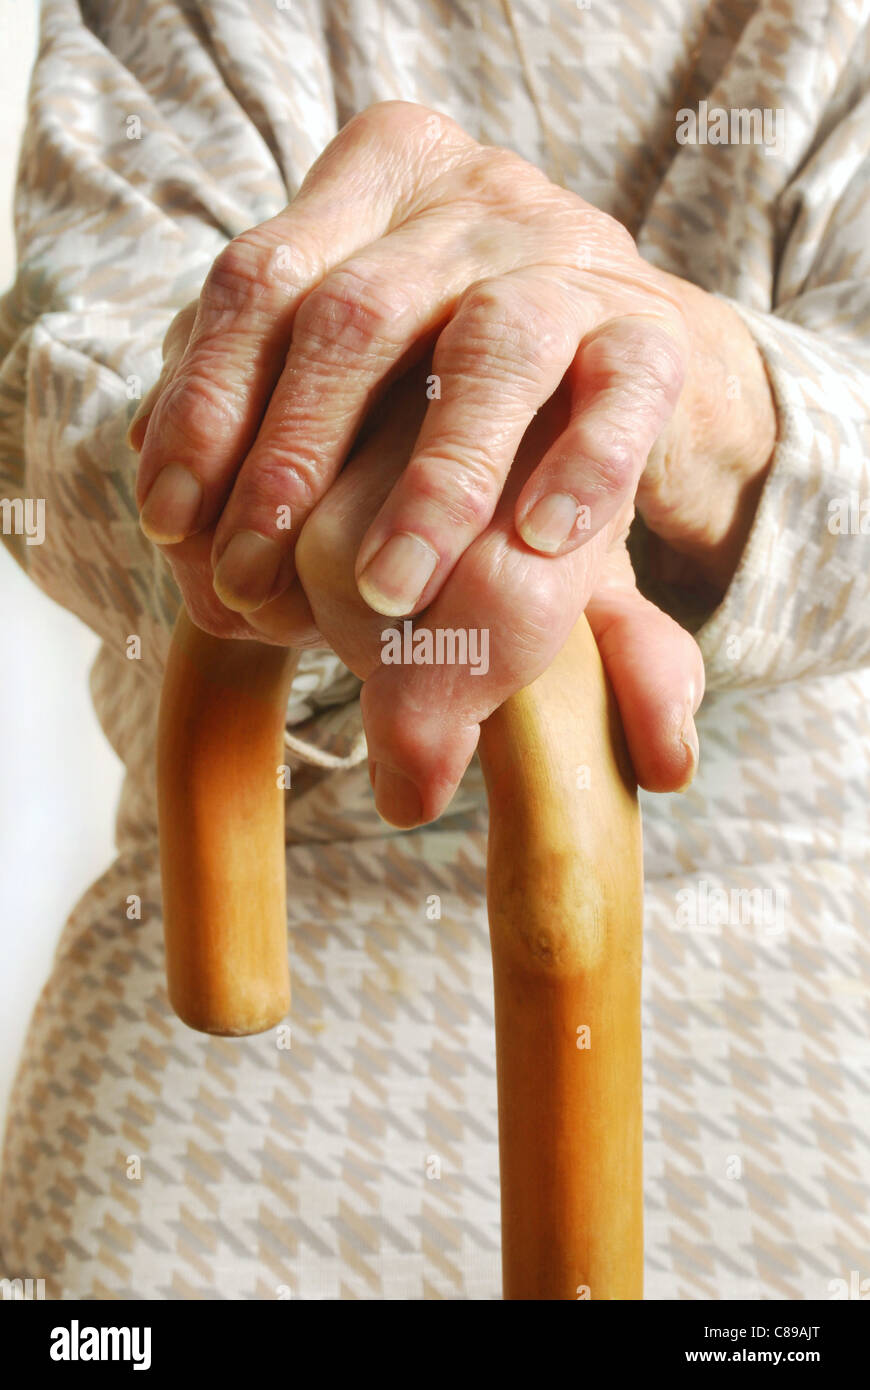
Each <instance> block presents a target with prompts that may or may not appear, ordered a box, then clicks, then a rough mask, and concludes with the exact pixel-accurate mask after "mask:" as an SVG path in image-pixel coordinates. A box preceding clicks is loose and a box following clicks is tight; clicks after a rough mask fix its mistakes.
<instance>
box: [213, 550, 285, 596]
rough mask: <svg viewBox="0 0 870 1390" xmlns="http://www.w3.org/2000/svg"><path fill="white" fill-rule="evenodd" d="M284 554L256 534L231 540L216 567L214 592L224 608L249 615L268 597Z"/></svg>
mask: <svg viewBox="0 0 870 1390" xmlns="http://www.w3.org/2000/svg"><path fill="white" fill-rule="evenodd" d="M283 558H284V551H283V549H282V547H281V546H280V545H279V543H278V541H276V540H272V539H271V538H270V537H268V536H261V535H260V534H259V532H257V531H237V532H236V534H235V535H234V536H231V537H230V539H229V541H228V543H227V545H226V546H225V548H224V550H223V551H222V553H221V557H220V559H219V560H218V562H217V565H216V566H215V571H214V579H213V584H214V591H215V593H216V594H217V596H218V598H219V599H220V601H221V603H222V604H224V606H225V607H226V608H232V609H233V611H234V612H236V613H250V612H252V611H253V610H254V609H255V608H259V607H261V605H262V604H264V603H265V602H266V600H267V598H268V597H269V595H270V594H271V592H272V589H273V588H274V586H275V580H276V579H277V578H278V570H279V569H280V567H281V561H282V559H283Z"/></svg>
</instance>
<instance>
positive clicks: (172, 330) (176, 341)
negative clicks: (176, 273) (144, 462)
mask: <svg viewBox="0 0 870 1390" xmlns="http://www.w3.org/2000/svg"><path fill="white" fill-rule="evenodd" d="M196 304H197V301H196V300H193V302H192V303H190V304H185V306H184V308H183V309H180V310H179V311H178V313H177V314H176V315H175V317H174V319H173V320H172V322H171V323H170V325H169V327H168V328H167V330H166V333H165V335H164V338H163V365H162V367H161V370H160V375H159V376H158V378H157V380H156V381H155V383H154V385H153V386H152V387H151V389H150V390H149V391H147V392H146V393H145V395H144V396H143V398H142V400H141V401H140V402H139V405H138V406H137V408H136V411H135V412H134V415H133V418H132V420H131V421H130V424H129V425H128V427H127V444H128V446H129V447H130V448H131V449H133V450H134V452H135V453H137V454H138V452H139V450H140V449H141V448H142V441H143V440H144V438H145V431H146V430H147V428H148V421H149V418H150V416H151V412H152V410H153V409H154V406H155V405H156V403H157V400H158V398H159V396H160V394H161V392H162V391H163V390H164V389H165V387H166V385H167V384H168V382H169V381H170V380H171V378H172V375H173V373H174V372H175V368H176V367H177V366H178V363H179V362H180V360H181V357H182V355H183V353H184V349H185V347H186V346H187V340H188V338H189V337H190V331H191V329H192V327H193V321H194V319H195V318H196Z"/></svg>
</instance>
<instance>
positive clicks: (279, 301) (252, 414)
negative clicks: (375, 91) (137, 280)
mask: <svg viewBox="0 0 870 1390" xmlns="http://www.w3.org/2000/svg"><path fill="white" fill-rule="evenodd" d="M431 116H432V113H430V112H428V111H426V109H425V108H423V107H420V108H417V107H414V106H412V105H411V104H409V103H389V104H388V107H387V108H385V109H384V110H379V109H378V108H374V109H370V110H369V111H367V112H363V113H362V114H361V115H360V116H357V117H355V118H354V120H352V121H350V122H349V123H348V125H347V126H345V127H344V129H343V130H342V131H341V132H340V133H339V135H338V136H337V137H336V139H335V140H334V141H333V142H332V144H331V145H330V146H329V147H328V148H327V150H326V151H325V152H324V154H323V155H322V156H321V158H320V159H319V160H318V161H317V162H316V164H315V165H314V166H313V167H312V169H311V170H310V171H309V174H308V176H307V178H306V179H305V181H304V183H303V185H302V188H301V189H300V191H299V193H298V195H297V197H296V198H295V199H294V201H293V202H292V203H291V204H290V206H289V207H288V208H287V209H285V210H284V211H283V212H281V213H279V214H277V215H276V216H275V217H273V218H270V219H269V220H268V221H266V222H263V223H262V224H260V225H259V226H258V227H254V228H253V229H252V230H250V231H248V232H244V233H243V234H242V235H241V236H239V237H236V238H235V239H234V240H233V241H231V242H230V243H229V244H228V245H227V246H226V247H225V248H224V249H223V251H222V252H221V253H220V255H219V256H218V257H217V259H216V260H215V262H214V264H213V266H212V267H211V270H210V271H209V273H208V275H207V277H206V280H205V284H204V285H203V289H202V293H201V295H200V300H199V307H198V310H197V315H196V321H195V323H194V326H193V330H192V333H191V338H190V342H189V344H188V347H187V350H186V352H185V354H184V357H183V359H182V361H181V363H180V364H179V367H178V370H177V372H176V374H175V377H174V379H173V381H172V382H171V384H170V386H169V388H168V389H167V390H166V391H165V392H164V393H163V394H162V395H161V397H160V399H159V401H158V402H157V405H156V406H155V408H154V412H153V415H152V420H151V427H150V428H149V430H148V434H147V438H146V439H145V442H144V444H143V448H142V456H141V461H140V471H139V480H138V483H137V501H138V503H139V506H140V508H141V517H142V525H143V528H144V529H145V531H146V534H148V535H149V536H150V537H151V539H152V540H155V541H162V542H166V543H168V542H176V541H178V540H180V539H183V538H184V537H185V536H187V535H190V534H192V533H194V532H196V531H197V530H200V529H202V528H203V527H204V526H206V525H208V524H210V523H211V522H212V521H214V520H215V519H216V517H217V515H218V512H219V511H220V509H221V507H222V506H223V503H224V501H225V499H226V497H227V495H228V493H229V491H230V487H231V485H232V482H233V480H234V478H235V475H236V473H237V471H238V468H239V466H240V465H241V462H242V460H243V458H244V456H245V454H246V453H247V452H248V449H249V448H250V447H251V444H252V443H253V441H254V438H255V437H256V433H257V430H258V428H259V425H260V421H261V420H262V417H263V414H264V412H265V409H266V405H267V402H268V400H269V397H270V396H271V394H272V391H273V389H274V386H275V383H276V381H277V380H278V377H279V376H280V373H281V369H282V366H283V362H284V357H285V354H286V351H287V347H288V344H289V341H290V334H291V330H292V325H293V319H294V316H295V314H296V311H297V309H298V307H299V305H300V304H301V303H302V301H303V299H304V298H305V296H306V295H307V294H308V292H309V291H310V290H311V289H312V288H313V287H314V286H315V285H316V284H318V283H319V282H320V280H322V279H323V277H324V275H325V274H326V273H327V271H328V270H329V269H330V268H331V267H332V266H334V265H337V264H338V263H340V262H341V261H343V260H346V259H347V258H348V257H349V256H350V255H352V254H353V253H354V252H355V251H358V250H359V249H360V248H361V247H363V246H365V245H367V244H368V243H369V242H371V241H373V240H375V239H377V238H379V237H381V236H383V235H384V234H385V233H386V232H388V231H389V230H390V229H391V227H392V226H393V225H395V224H396V223H398V222H399V221H400V220H401V219H402V218H403V217H404V216H405V215H406V212H407V210H408V209H409V208H410V207H411V206H413V203H414V199H415V196H416V194H417V192H418V188H419V184H420V180H421V178H422V176H423V175H422V173H421V170H422V169H425V177H426V179H427V180H429V179H430V178H432V177H433V176H437V174H438V172H439V171H440V169H441V168H442V167H447V166H448V165H449V164H450V163H451V162H455V161H456V160H457V159H459V158H460V157H461V154H462V152H463V151H464V150H465V149H466V148H467V147H468V146H470V145H471V144H473V142H472V141H471V140H470V137H468V136H464V135H463V133H462V132H461V131H459V127H458V126H456V125H455V124H454V123H453V122H452V121H449V120H448V119H447V118H440V117H436V118H435V122H436V124H435V125H434V126H432V135H431V139H429V141H428V145H429V147H431V148H429V152H428V157H427V159H426V160H421V153H423V152H425V150H426V148H427V146H426V139H427V136H426V134H425V130H426V127H425V123H426V121H427V120H428V119H429V118H430V117H431ZM349 209H351V210H352V212H351V213H350V215H349Z"/></svg>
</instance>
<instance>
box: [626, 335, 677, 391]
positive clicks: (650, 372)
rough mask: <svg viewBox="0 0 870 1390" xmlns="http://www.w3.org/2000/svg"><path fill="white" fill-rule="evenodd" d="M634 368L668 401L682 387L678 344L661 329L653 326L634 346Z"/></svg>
mask: <svg viewBox="0 0 870 1390" xmlns="http://www.w3.org/2000/svg"><path fill="white" fill-rule="evenodd" d="M638 357H639V361H638V367H639V368H640V370H641V372H642V373H643V376H644V377H645V378H646V380H647V381H648V383H649V385H650V386H651V387H652V389H653V390H654V391H655V392H657V393H658V394H659V395H662V396H664V397H665V399H666V400H668V401H675V400H676V398H677V396H678V395H679V394H680V391H681V390H682V386H683V381H684V380H685V375H686V361H685V357H684V355H683V352H682V349H681V347H680V344H679V343H678V342H677V341H676V340H675V339H674V338H673V337H672V336H671V334H670V333H668V332H667V330H666V329H664V328H659V327H658V326H656V327H654V328H653V329H652V331H651V332H650V333H648V334H646V335H645V337H644V342H643V344H642V346H639V348H638Z"/></svg>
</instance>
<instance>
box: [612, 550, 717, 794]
mask: <svg viewBox="0 0 870 1390" xmlns="http://www.w3.org/2000/svg"><path fill="white" fill-rule="evenodd" d="M615 569H619V570H620V571H621V573H620V575H619V578H618V580H617V581H616V582H615V581H614V570H615ZM586 616H587V618H588V619H589V625H590V627H591V629H592V632H593V635H594V637H595V640H596V642H597V643H598V649H599V651H600V653H601V658H602V661H603V662H604V665H605V668H606V670H607V674H608V676H609V678H610V681H611V684H612V685H613V690H614V694H615V696H616V701H617V704H618V705H619V710H620V714H621V716H622V723H623V727H624V729H625V736H626V741H627V743H628V749H629V753H630V755H631V760H632V763H633V764H634V770H635V776H636V777H637V780H638V782H639V783H640V785H641V786H642V787H644V788H645V789H646V790H647V791H651V792H674V791H685V790H686V789H687V787H688V786H689V784H690V783H691V781H692V779H693V777H694V775H695V772H696V771H697V768H698V759H699V756H700V750H699V744H698V734H697V730H696V728H695V721H694V714H695V711H696V710H697V708H698V706H699V705H700V703H701V700H702V698H703V694H704V663H703V660H702V657H701V653H700V651H699V649H698V646H697V643H696V642H695V640H694V638H693V637H691V635H690V634H689V633H688V632H686V631H685V629H684V628H681V627H680V626H679V625H678V624H677V623H675V622H674V620H673V619H672V618H670V617H668V615H667V614H665V613H663V612H662V611H661V610H660V609H658V608H656V606H655V604H653V603H650V601H649V600H648V599H646V598H644V597H643V596H642V595H641V594H640V593H639V592H638V589H637V586H636V584H635V580H634V574H633V573H632V570H631V564H630V561H629V558H628V555H627V553H626V552H625V550H624V549H622V550H621V552H620V553H618V554H616V555H609V556H608V561H607V564H606V565H605V568H604V573H603V574H602V575H601V576H600V577H599V579H598V580H597V582H596V586H595V591H594V593H593V595H592V598H591V599H590V601H589V603H588V605H587V608H586Z"/></svg>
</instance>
